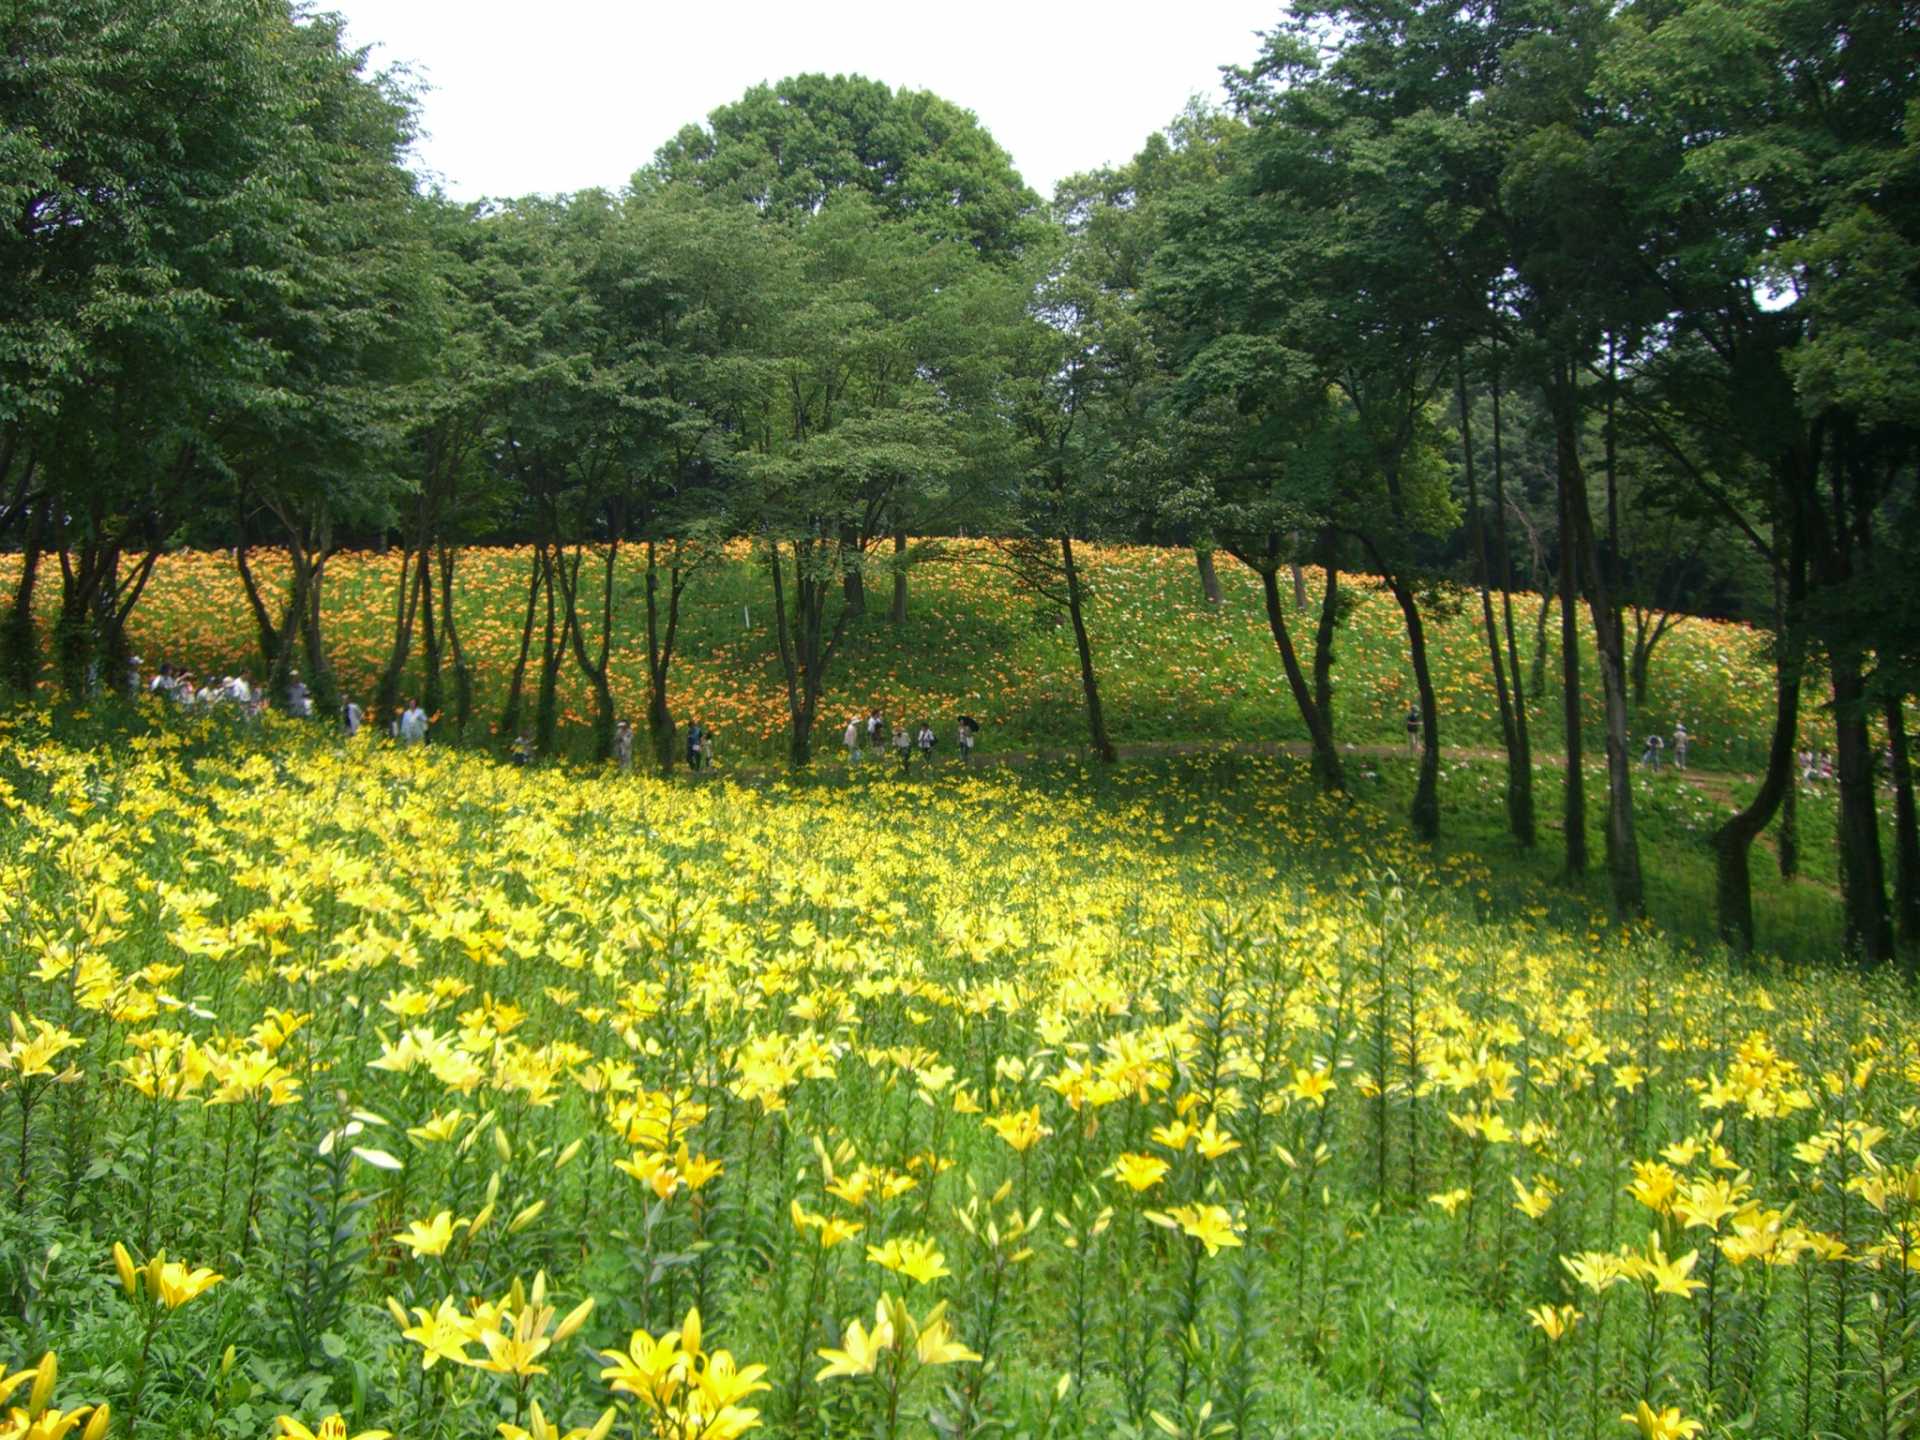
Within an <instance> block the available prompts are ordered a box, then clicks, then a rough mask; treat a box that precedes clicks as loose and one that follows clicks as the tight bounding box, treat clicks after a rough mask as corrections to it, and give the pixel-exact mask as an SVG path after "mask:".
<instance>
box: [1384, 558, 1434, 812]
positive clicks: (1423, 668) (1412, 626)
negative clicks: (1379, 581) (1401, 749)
mask: <svg viewBox="0 0 1920 1440" xmlns="http://www.w3.org/2000/svg"><path fill="white" fill-rule="evenodd" d="M1387 588H1388V589H1389V590H1391V591H1392V592H1393V598H1394V599H1395V600H1396V601H1398V602H1399V605H1400V614H1401V616H1402V617H1403V618H1404V619H1405V620H1406V622H1407V649H1408V651H1409V658H1411V660H1412V661H1413V683H1414V685H1415V686H1416V687H1417V688H1418V689H1419V692H1420V739H1421V750H1420V775H1419V778H1418V779H1417V780H1416V781H1415V782H1414V787H1413V805H1412V807H1411V808H1410V809H1409V810H1408V812H1407V818H1408V820H1409V821H1410V822H1411V823H1412V825H1413V833H1414V834H1416V835H1418V836H1419V837H1420V838H1421V839H1422V840H1438V839H1439V838H1440V715H1439V709H1440V706H1439V700H1438V697H1437V696H1436V695H1435V694H1434V691H1433V672H1432V671H1431V669H1429V667H1428V665H1427V627H1426V625H1425V624H1424V623H1423V622H1422V621H1421V619H1420V602H1419V599H1418V598H1417V597H1416V596H1415V595H1414V593H1413V589H1412V587H1411V586H1409V585H1408V584H1407V583H1406V582H1405V581H1404V580H1403V579H1402V578H1401V577H1400V576H1399V575H1397V574H1391V573H1390V574H1388V576H1387Z"/></svg>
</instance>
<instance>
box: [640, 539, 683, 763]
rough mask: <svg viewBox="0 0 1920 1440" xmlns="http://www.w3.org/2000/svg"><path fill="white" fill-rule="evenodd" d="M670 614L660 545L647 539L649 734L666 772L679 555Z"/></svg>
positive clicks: (670, 755) (670, 757)
mask: <svg viewBox="0 0 1920 1440" xmlns="http://www.w3.org/2000/svg"><path fill="white" fill-rule="evenodd" d="M667 583H668V591H667V616H666V624H665V626H664V627H663V626H662V625H661V623H660V557H659V547H658V546H657V545H656V543H655V542H654V541H652V540H649V541H647V583H646V587H645V592H646V601H647V738H648V740H649V741H651V742H652V745H653V759H654V763H655V764H656V765H657V766H659V768H660V773H661V774H662V775H671V774H672V773H673V712H672V710H671V708H670V707H669V705H668V701H667V680H668V676H669V674H670V673H671V670H672V667H673V644H674V635H675V632H676V631H677V630H678V628H679V622H680V566H679V563H678V560H677V559H676V561H675V563H674V564H673V566H672V568H671V571H670V572H669V575H668V582H667Z"/></svg>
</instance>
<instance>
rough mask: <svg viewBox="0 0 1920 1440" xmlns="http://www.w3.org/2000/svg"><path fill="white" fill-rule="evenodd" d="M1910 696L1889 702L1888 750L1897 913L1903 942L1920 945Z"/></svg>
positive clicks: (1919, 854)
mask: <svg viewBox="0 0 1920 1440" xmlns="http://www.w3.org/2000/svg"><path fill="white" fill-rule="evenodd" d="M1905 705H1906V697H1905V696H1901V695H1890V696H1888V697H1887V701H1886V716H1887V751H1888V759H1889V761H1890V762H1891V764H1890V766H1889V770H1890V772H1891V773H1890V774H1889V775H1888V777H1887V778H1888V779H1889V780H1891V781H1892V783H1893V916H1894V923H1895V925H1896V926H1897V927H1898V934H1899V938H1900V943H1901V944H1903V945H1905V946H1907V947H1908V949H1909V950H1910V951H1911V950H1912V949H1913V948H1914V947H1916V946H1920V819H1916V817H1915V814H1914V807H1913V766H1912V763H1911V761H1910V760H1909V758H1908V753H1907V722H1906V715H1905V713H1904V709H1905Z"/></svg>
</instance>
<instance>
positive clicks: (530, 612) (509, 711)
mask: <svg viewBox="0 0 1920 1440" xmlns="http://www.w3.org/2000/svg"><path fill="white" fill-rule="evenodd" d="M545 553H546V542H545V541H544V540H542V541H540V542H538V543H537V544H536V545H535V546H534V549H533V562H532V566H531V568H530V570H529V573H528V575H527V608H526V614H525V617H524V618H523V619H522V620H521V622H520V656H519V658H518V659H517V660H515V661H514V664H513V679H512V680H511V681H509V682H508V685H507V704H506V708H505V709H503V710H502V711H501V712H500V733H501V734H502V735H504V736H506V737H507V739H508V741H509V742H511V741H512V740H513V739H514V738H515V737H517V736H518V735H519V733H520V707H521V704H522V700H523V697H524V695H525V693H526V681H527V659H528V657H529V656H530V655H531V654H532V653H533V623H534V618H535V616H536V615H537V614H538V613H539V602H540V585H541V582H542V580H543V579H544V577H545V575H546V562H545V559H544V556H545Z"/></svg>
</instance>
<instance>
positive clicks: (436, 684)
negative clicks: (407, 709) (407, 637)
mask: <svg viewBox="0 0 1920 1440" xmlns="http://www.w3.org/2000/svg"><path fill="white" fill-rule="evenodd" d="M433 590H434V585H433V565H432V547H431V545H422V546H421V547H420V649H421V652H422V653H421V656H420V658H421V660H422V661H423V662H424V668H425V670H426V678H425V683H424V684H423V685H422V686H421V691H422V694H421V699H420V708H421V709H423V710H425V711H426V712H427V714H428V715H430V716H438V715H439V714H440V712H441V711H442V710H444V709H445V708H446V703H447V694H446V676H445V673H444V672H445V659H444V657H443V656H442V654H441V649H440V627H439V625H438V624H436V623H435V621H434V615H433V611H434V600H433Z"/></svg>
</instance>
